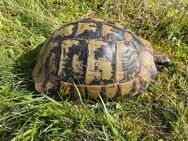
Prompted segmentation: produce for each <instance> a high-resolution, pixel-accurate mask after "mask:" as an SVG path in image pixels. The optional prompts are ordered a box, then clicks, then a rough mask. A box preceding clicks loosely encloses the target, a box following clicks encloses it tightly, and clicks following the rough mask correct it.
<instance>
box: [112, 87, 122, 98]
mask: <svg viewBox="0 0 188 141" xmlns="http://www.w3.org/2000/svg"><path fill="white" fill-rule="evenodd" d="M120 96H122V92H121V89H120V86H119V85H117V91H116V94H115V96H114V97H113V99H114V100H116V99H117V98H118V97H120Z"/></svg>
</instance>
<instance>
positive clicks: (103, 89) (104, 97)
mask: <svg viewBox="0 0 188 141" xmlns="http://www.w3.org/2000/svg"><path fill="white" fill-rule="evenodd" d="M99 95H100V96H101V97H102V98H103V99H106V98H107V95H106V91H105V88H104V87H102V89H101V92H100V94H99Z"/></svg>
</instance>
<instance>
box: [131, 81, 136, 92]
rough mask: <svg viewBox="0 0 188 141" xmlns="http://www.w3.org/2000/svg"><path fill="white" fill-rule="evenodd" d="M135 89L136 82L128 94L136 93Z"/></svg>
mask: <svg viewBox="0 0 188 141" xmlns="http://www.w3.org/2000/svg"><path fill="white" fill-rule="evenodd" d="M136 89H137V86H136V82H135V81H134V82H133V85H132V89H131V91H130V94H131V93H134V92H136Z"/></svg>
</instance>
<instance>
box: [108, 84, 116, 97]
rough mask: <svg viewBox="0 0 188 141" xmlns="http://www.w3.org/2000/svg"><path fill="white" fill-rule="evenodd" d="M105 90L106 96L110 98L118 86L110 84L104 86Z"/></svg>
mask: <svg viewBox="0 0 188 141" xmlns="http://www.w3.org/2000/svg"><path fill="white" fill-rule="evenodd" d="M105 92H106V95H107V97H109V98H112V97H114V96H115V95H116V93H117V92H118V86H117V85H112V86H109V87H106V88H105Z"/></svg>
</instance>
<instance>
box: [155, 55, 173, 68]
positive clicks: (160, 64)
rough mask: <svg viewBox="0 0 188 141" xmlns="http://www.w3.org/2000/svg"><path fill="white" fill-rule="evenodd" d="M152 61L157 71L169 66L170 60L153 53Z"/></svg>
mask: <svg viewBox="0 0 188 141" xmlns="http://www.w3.org/2000/svg"><path fill="white" fill-rule="evenodd" d="M154 61H155V65H156V67H157V69H158V70H160V69H162V68H164V67H168V66H170V65H171V60H170V59H169V58H168V57H167V56H165V55H164V54H162V53H160V52H154Z"/></svg>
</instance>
